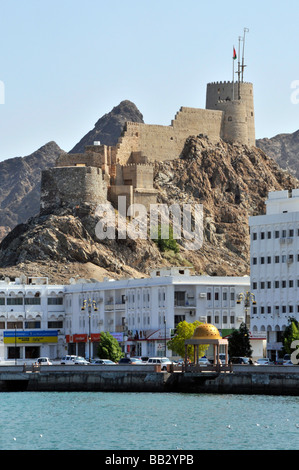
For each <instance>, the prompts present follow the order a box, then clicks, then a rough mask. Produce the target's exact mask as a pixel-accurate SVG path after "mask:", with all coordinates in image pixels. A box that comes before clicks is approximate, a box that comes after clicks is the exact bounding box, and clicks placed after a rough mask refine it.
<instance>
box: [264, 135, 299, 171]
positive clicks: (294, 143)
mask: <svg viewBox="0 0 299 470" xmlns="http://www.w3.org/2000/svg"><path fill="white" fill-rule="evenodd" d="M256 146H257V147H259V148H261V149H262V150H263V151H264V152H265V153H266V154H267V155H269V156H270V157H272V158H273V159H274V160H275V161H276V162H277V163H278V164H279V166H280V167H281V168H283V169H284V170H286V171H288V172H289V173H291V174H293V175H294V176H296V178H299V158H298V153H299V130H298V131H296V132H294V133H291V134H278V135H276V136H275V137H272V138H271V139H267V138H265V139H259V140H257V141H256Z"/></svg>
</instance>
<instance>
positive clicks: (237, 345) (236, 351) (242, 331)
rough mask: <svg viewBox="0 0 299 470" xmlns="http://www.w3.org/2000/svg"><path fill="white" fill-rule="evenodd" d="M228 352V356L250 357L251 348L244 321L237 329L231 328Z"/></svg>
mask: <svg viewBox="0 0 299 470" xmlns="http://www.w3.org/2000/svg"><path fill="white" fill-rule="evenodd" d="M228 354H229V356H230V357H234V356H243V357H251V356H252V348H251V344H250V338H249V331H248V328H247V326H246V325H245V323H241V325H240V327H239V329H238V330H235V329H234V330H233V332H232V334H231V335H230V337H229V339H228Z"/></svg>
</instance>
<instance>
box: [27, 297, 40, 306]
mask: <svg viewBox="0 0 299 470" xmlns="http://www.w3.org/2000/svg"><path fill="white" fill-rule="evenodd" d="M25 305H40V297H26V298H25Z"/></svg>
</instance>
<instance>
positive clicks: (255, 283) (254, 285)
mask: <svg viewBox="0 0 299 470" xmlns="http://www.w3.org/2000/svg"><path fill="white" fill-rule="evenodd" d="M252 289H253V290H256V289H257V282H253V283H252Z"/></svg>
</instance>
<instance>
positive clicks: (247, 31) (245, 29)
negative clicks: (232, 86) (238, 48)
mask: <svg viewBox="0 0 299 470" xmlns="http://www.w3.org/2000/svg"><path fill="white" fill-rule="evenodd" d="M246 33H249V29H248V28H244V35H243V54H242V67H241V69H242V83H243V79H244V68H245V67H247V66H246V65H244V53H245V34H246Z"/></svg>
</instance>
